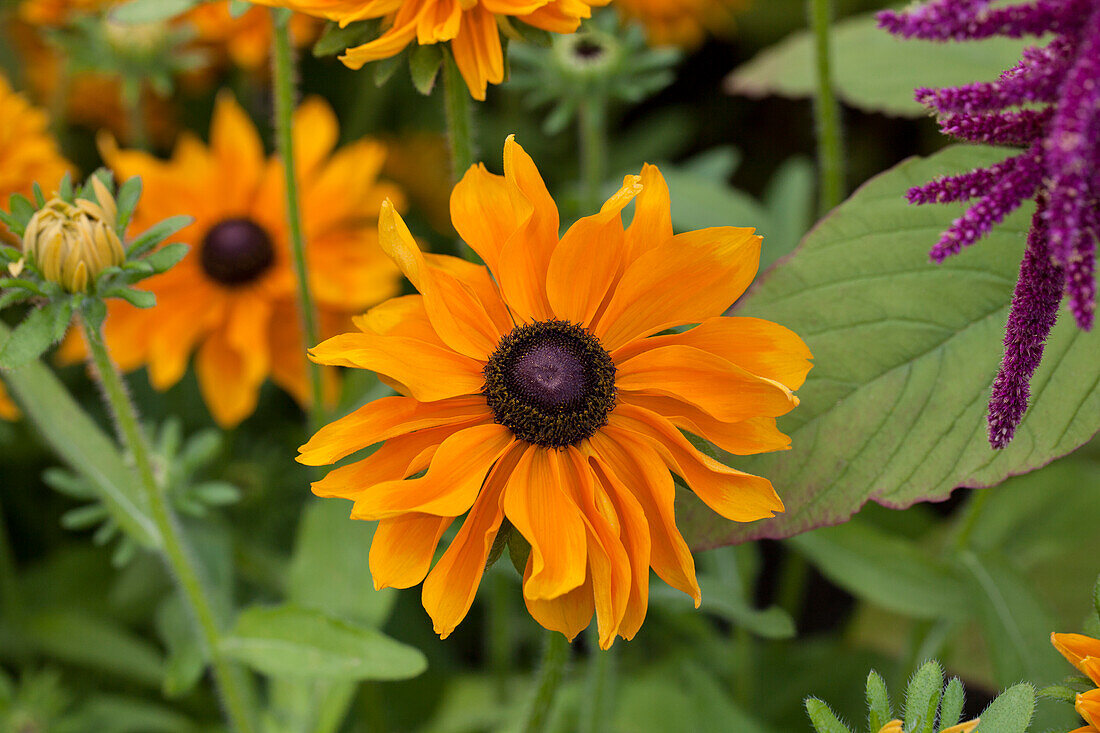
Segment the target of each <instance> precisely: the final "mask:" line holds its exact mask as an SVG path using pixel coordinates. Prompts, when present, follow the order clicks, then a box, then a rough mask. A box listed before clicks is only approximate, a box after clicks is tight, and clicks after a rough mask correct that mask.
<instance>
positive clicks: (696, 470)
mask: <svg viewBox="0 0 1100 733" xmlns="http://www.w3.org/2000/svg"><path fill="white" fill-rule="evenodd" d="M612 429H615V430H625V431H629V432H632V433H634V434H636V435H640V436H643V437H644V438H645V439H647V440H649V441H650V443H651V444H652V445H653V447H654V448H656V449H657V452H658V453H660V455H661V458H662V459H663V460H664V462H665V464H666V465H667V466H668V467H669V468H670V469H672V470H673V471H675V472H676V473H677V474H678V475H679V476H681V477H683V479H684V481H685V482H687V485H688V486H689V487H690V488H691V490H692V491H693V492H695V495H696V496H698V497H699V498H700V499H702V500H703V502H704V503H706V505H707V506H709V507H710V508H711V509H713V510H714V511H715V512H717V513H718V514H720V515H722V516H723V517H725V518H726V519H729V520H731V521H734V522H752V521H755V520H757V519H764V518H766V517H772V516H775V514H776V513H777V512H782V511H783V501H782V500H781V499H780V498H779V495H778V494H776V493H775V489H774V488H773V487H772V484H771V481H768V480H767V479H766V478H761V477H760V476H753V475H752V474H748V473H743V472H742V471H738V470H736V469H733V468H730V467H729V466H726V465H724V464H722V463H719V462H718V461H716V460H714V459H713V458H711V457H710V456H708V455H706V454H704V453H701V452H700V451H698V450H696V449H695V446H693V445H692V444H691V443H690V442H689V441H688V439H687V438H685V437H684V436H683V434H682V433H681V432H680V431H679V430H677V429H676V426H674V425H673V424H672V423H670V422H669V421H668V420H666V419H665V418H663V417H661V416H660V415H658V414H657V413H654V412H649V411H648V410H645V409H642V408H640V407H634V406H632V405H625V404H624V405H620V406H619V407H618V408H617V409H616V410H615V412H613V413H611V415H610V417H609V418H608V426H607V430H612Z"/></svg>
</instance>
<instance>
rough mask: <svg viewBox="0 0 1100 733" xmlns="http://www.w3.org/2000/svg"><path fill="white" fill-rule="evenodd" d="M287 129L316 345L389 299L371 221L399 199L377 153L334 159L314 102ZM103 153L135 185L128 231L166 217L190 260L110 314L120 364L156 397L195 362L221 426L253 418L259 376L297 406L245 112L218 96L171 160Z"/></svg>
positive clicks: (283, 265) (297, 370)
mask: <svg viewBox="0 0 1100 733" xmlns="http://www.w3.org/2000/svg"><path fill="white" fill-rule="evenodd" d="M293 129H294V140H295V153H296V156H297V160H296V165H297V171H298V175H299V193H300V198H301V202H302V214H303V226H304V230H305V238H306V258H307V260H308V265H309V273H310V284H311V286H312V290H313V295H314V298H315V300H316V301H317V305H318V309H319V311H320V316H321V330H322V333H326V334H331V333H339V332H340V331H341V330H343V329H345V328H347V327H348V325H349V324H350V322H351V321H350V319H351V316H352V314H355V313H361V312H362V311H363V310H365V309H366V308H368V307H370V306H372V305H374V304H376V303H379V302H381V301H382V300H385V299H386V298H388V297H390V296H392V295H394V294H395V293H396V292H397V291H398V289H399V280H400V274H399V272H398V270H397V268H396V267H394V265H393V263H392V262H390V260H389V259H388V258H387V257H386V256H385V254H384V253H383V252H382V250H381V249H380V248H379V247H378V244H377V239H376V237H377V235H376V232H375V222H376V219H377V216H378V210H379V206H380V205H381V202H382V200H383V199H385V198H387V197H391V198H396V199H398V200H400V199H401V198H403V197H402V194H401V191H400V190H399V189H397V188H396V187H394V186H392V185H389V184H385V183H380V182H379V181H378V180H377V175H378V172H379V170H380V169H381V167H382V164H383V162H384V160H385V157H386V151H385V148H384V147H383V146H382V145H381V144H380V143H377V142H374V141H371V140H361V141H358V142H355V143H352V144H350V145H347V146H345V147H343V148H341V149H339V150H335V151H334V148H335V146H336V141H337V139H338V137H339V128H338V125H337V121H336V116H335V115H334V114H333V112H332V109H331V108H330V107H329V106H328V105H327V104H326V103H325V102H323V101H321V100H320V99H318V98H312V99H307V100H306V101H305V102H304V103H303V104H302V106H301V107H300V108H299V109H298V110H297V112H296V113H295V117H294V128H293ZM101 149H102V152H103V157H104V159H105V160H106V161H107V163H108V164H109V165H110V166H111V167H112V168H114V170H115V171H116V172H117V173H118V174H119V177H120V178H123V179H125V178H130V177H131V176H141V178H142V182H143V184H144V194H143V196H142V199H141V204H140V206H138V208H137V211H136V212H135V215H134V227H135V229H136V230H139V231H140V230H143V229H147V228H148V227H150V226H152V225H153V224H156V223H157V222H159V221H161V220H162V219H165V218H168V217H169V216H174V215H177V214H188V215H191V216H193V217H195V223H194V224H192V225H191V226H190V227H188V228H186V229H184V230H183V231H182V232H181V233H180V234H178V235H176V236H175V237H173V238H171V239H169V240H168V241H182V242H187V243H189V244H190V245H191V247H192V248H191V252H190V253H189V254H188V255H187V256H186V257H184V259H183V260H182V261H181V262H180V263H179V264H178V265H176V266H175V267H173V268H172V269H171V270H169V271H168V272H166V273H164V274H163V275H157V276H155V277H152V278H150V279H148V280H146V281H144V282H143V283H142V287H145V288H147V289H149V290H151V291H152V292H153V293H154V294H156V297H157V305H156V307H155V308H151V309H148V310H142V309H139V308H135V307H133V306H130V305H128V304H126V303H123V302H121V301H113V302H112V305H111V306H110V307H109V313H108V317H107V321H106V325H105V335H106V338H107V342H108V345H109V346H110V347H111V351H112V353H113V355H114V356H115V358H116V360H117V361H118V362H119V365H120V366H121V367H122V368H124V369H127V370H129V369H135V368H137V367H139V366H141V365H147V366H148V368H149V378H150V380H151V381H152V383H153V386H154V387H156V388H157V389H167V388H168V387H170V386H172V385H173V384H175V383H176V382H177V381H179V379H180V378H181V377H182V376H183V374H184V372H185V370H186V368H187V364H188V360H189V357H190V355H191V353H192V352H196V363H195V370H196V374H197V376H198V380H199V386H200V388H201V390H202V394H203V398H204V400H205V401H206V404H207V405H208V407H209V408H210V412H211V414H212V415H213V416H214V419H215V420H217V422H218V423H219V424H220V425H222V426H232V425H235V424H236V423H238V422H240V421H241V420H243V419H244V418H246V417H247V416H248V415H250V414H251V413H252V411H253V410H254V409H255V406H256V400H257V397H258V394H259V390H260V386H261V384H262V383H263V382H264V380H265V379H266V378H267V377H268V375H270V376H271V377H272V379H273V380H274V381H275V383H276V384H278V385H279V386H280V387H282V388H283V389H285V390H287V391H288V392H290V393H291V395H293V396H294V397H295V398H296V399H297V400H298V401H299V402H300V403H302V404H308V402H309V397H310V396H309V383H308V379H307V375H306V364H305V355H304V354H305V348H306V344H305V343H304V339H303V338H302V335H301V332H300V328H299V320H298V315H297V310H296V307H295V299H296V289H295V278H294V273H293V265H292V261H291V253H290V242H289V235H288V232H287V224H286V221H287V220H286V202H285V194H284V187H283V170H282V165H281V164H280V163H279V161H278V159H275V158H272V159H270V160H268V159H266V158H265V156H264V151H263V145H262V143H261V141H260V137H259V135H258V134H257V132H256V129H255V127H254V126H253V124H252V122H251V120H249V118H248V116H247V115H246V114H245V112H244V110H243V109H241V107H240V106H239V105H238V104H237V102H236V101H235V100H234V99H233V97H232V96H231V95H228V94H222V95H221V96H219V97H218V100H217V103H216V105H215V110H214V117H213V121H212V122H211V132H210V145H209V147H207V146H206V145H203V144H202V143H201V142H200V141H199V140H198V139H197V138H195V137H193V136H191V135H186V134H185V135H184V136H183V137H182V138H181V139H180V141H179V143H178V144H177V145H176V149H175V152H174V154H173V157H172V159H171V160H169V161H162V160H158V159H156V158H154V157H152V156H151V155H149V154H148V153H144V152H141V151H136V150H119V149H118V148H117V146H116V145H115V144H114V142H113V141H112V140H110V139H109V138H107V137H104V138H101ZM81 354H82V349H81V346H80V341H79V339H70V341H69V342H68V343H67V344H66V348H65V349H64V356H66V357H67V358H70V359H74V358H79V357H80V356H81Z"/></svg>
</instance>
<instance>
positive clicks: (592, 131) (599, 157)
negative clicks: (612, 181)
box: [577, 93, 608, 212]
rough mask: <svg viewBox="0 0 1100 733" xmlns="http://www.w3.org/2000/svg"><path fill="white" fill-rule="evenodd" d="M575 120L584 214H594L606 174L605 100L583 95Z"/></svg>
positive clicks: (597, 95)
mask: <svg viewBox="0 0 1100 733" xmlns="http://www.w3.org/2000/svg"><path fill="white" fill-rule="evenodd" d="M577 118H578V123H579V128H580V147H579V150H580V156H581V161H580V162H581V181H582V182H583V191H584V211H586V212H588V211H598V210H599V208H600V203H601V196H600V193H601V191H600V189H601V187H602V186H603V181H604V177H605V175H606V172H607V148H608V146H607V99H606V98H605V97H604V96H603V95H602V94H599V93H595V94H591V95H588V96H586V97H585V98H584V99H583V100H582V101H581V103H580V107H579V108H578V110H577Z"/></svg>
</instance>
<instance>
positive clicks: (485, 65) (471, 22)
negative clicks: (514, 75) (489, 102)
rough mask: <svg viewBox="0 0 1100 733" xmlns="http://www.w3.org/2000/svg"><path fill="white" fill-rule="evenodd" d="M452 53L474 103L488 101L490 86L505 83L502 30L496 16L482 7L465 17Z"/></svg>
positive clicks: (464, 14) (453, 44)
mask: <svg viewBox="0 0 1100 733" xmlns="http://www.w3.org/2000/svg"><path fill="white" fill-rule="evenodd" d="M452 1H453V0H452ZM451 50H452V51H453V52H454V57H455V64H456V65H457V66H458V71H459V73H460V74H462V78H463V79H464V80H465V82H466V87H467V88H468V89H469V90H470V96H472V97H473V98H474V99H477V100H479V101H482V102H483V101H485V91H486V88H487V87H488V85H489V84H499V83H500V82H502V81H504V49H503V48H501V45H500V30H499V29H498V28H497V21H496V18H495V17H494V16H493V14H492V13H490V12H488V11H487V10H485V8H483V7H481V6H480V5H477V6H474V7H473V8H471V9H470V10H467V11H466V12H464V13H462V24H461V27H460V28H459V30H458V35H457V36H455V39H454V40H453V41H451Z"/></svg>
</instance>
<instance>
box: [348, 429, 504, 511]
mask: <svg viewBox="0 0 1100 733" xmlns="http://www.w3.org/2000/svg"><path fill="white" fill-rule="evenodd" d="M514 440H515V437H514V436H513V435H512V431H511V430H509V429H508V428H506V427H504V426H503V425H497V424H496V423H490V424H487V425H475V426H474V427H470V428H466V429H465V430H459V431H458V432H456V433H454V434H452V435H451V436H449V437H448V438H447V439H446V440H444V441H443V442H442V443H441V444H440V445H439V448H438V449H437V450H436V451H435V455H434V456H432V460H431V464H430V465H429V466H428V472H427V473H426V474H424V475H423V476H421V477H420V478H415V479H406V480H403V481H402V480H398V481H383V482H382V483H378V484H375V485H374V486H373V487H371V490H370V491H369V492H367V493H365V494H362V495H360V496H357V497H356V499H355V506H354V507H353V508H352V511H351V516H352V519H386V518H387V517H395V516H398V515H399V514H405V513H407V512H420V513H422V514H434V515H435V516H437V517H457V516H459V515H460V514H462V513H464V512H466V511H468V510H469V509H470V507H471V506H473V503H474V500H475V499H476V498H477V495H478V492H479V491H480V490H481V484H482V483H483V482H484V481H485V476H486V475H487V474H488V473H489V469H490V468H492V466H493V464H494V463H496V461H497V459H498V458H500V456H501V455H502V454H503V453H504V451H505V450H506V449H507V448H508V446H510V445H511V444H512V442H513V441H514Z"/></svg>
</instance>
